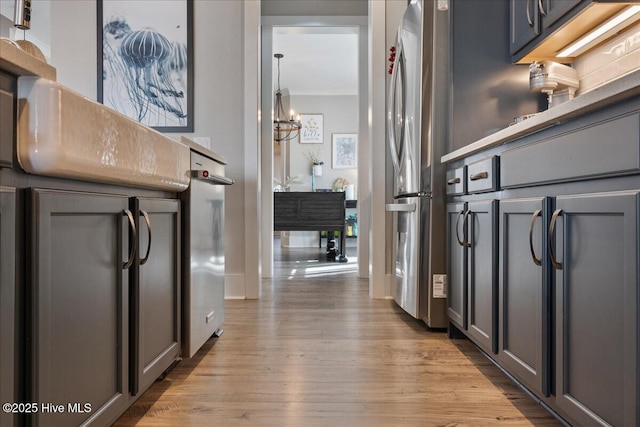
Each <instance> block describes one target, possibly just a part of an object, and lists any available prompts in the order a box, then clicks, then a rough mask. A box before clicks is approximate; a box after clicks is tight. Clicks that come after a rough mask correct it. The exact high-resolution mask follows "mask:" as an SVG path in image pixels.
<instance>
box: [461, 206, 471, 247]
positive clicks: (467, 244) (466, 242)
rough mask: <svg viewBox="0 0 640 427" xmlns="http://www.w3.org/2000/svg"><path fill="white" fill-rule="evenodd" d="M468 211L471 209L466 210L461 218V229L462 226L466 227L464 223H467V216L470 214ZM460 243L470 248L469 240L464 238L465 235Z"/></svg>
mask: <svg viewBox="0 0 640 427" xmlns="http://www.w3.org/2000/svg"><path fill="white" fill-rule="evenodd" d="M470 213H471V211H469V210H467V211H466V212H465V213H464V217H463V218H462V229H463V230H464V228H465V227H466V225H467V217H468V216H469V214H470ZM462 244H463V246H465V247H467V248H470V247H471V242H470V241H468V240H467V239H466V237H465V239H464V240H463V241H462Z"/></svg>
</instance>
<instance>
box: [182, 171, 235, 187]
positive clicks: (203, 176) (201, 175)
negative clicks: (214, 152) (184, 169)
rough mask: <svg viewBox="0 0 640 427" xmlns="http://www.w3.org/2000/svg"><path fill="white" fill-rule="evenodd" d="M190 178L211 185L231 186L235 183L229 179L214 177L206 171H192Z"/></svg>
mask: <svg viewBox="0 0 640 427" xmlns="http://www.w3.org/2000/svg"><path fill="white" fill-rule="evenodd" d="M191 176H192V177H194V178H197V179H200V180H203V181H207V182H211V183H212V184H220V185H232V184H234V183H235V181H234V180H233V179H231V178H227V177H225V176H220V175H214V174H212V173H209V171H208V170H192V171H191Z"/></svg>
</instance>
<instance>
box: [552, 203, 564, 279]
mask: <svg viewBox="0 0 640 427" xmlns="http://www.w3.org/2000/svg"><path fill="white" fill-rule="evenodd" d="M560 214H562V209H556V211H555V212H554V213H553V215H552V216H551V224H550V225H549V255H550V257H551V264H553V267H554V268H555V269H556V270H562V263H561V262H558V260H557V259H556V254H555V253H554V252H553V233H554V232H555V230H556V221H558V217H559V216H560Z"/></svg>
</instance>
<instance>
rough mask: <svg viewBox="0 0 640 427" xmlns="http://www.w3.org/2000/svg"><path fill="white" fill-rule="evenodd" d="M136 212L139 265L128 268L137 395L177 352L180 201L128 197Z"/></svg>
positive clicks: (168, 363) (176, 355)
mask: <svg viewBox="0 0 640 427" xmlns="http://www.w3.org/2000/svg"><path fill="white" fill-rule="evenodd" d="M131 202H132V209H131V210H132V211H133V212H137V213H138V215H136V217H137V218H136V219H137V224H138V226H137V229H138V230H139V232H138V242H139V243H138V252H137V256H136V257H137V258H138V259H139V262H138V263H137V265H138V268H133V269H132V270H131V272H132V275H133V276H134V277H135V279H134V280H132V281H131V288H132V303H133V306H134V307H135V308H134V310H133V311H132V313H131V320H132V322H131V324H132V334H133V339H132V342H133V343H137V346H136V348H135V350H134V349H132V352H134V353H135V356H134V357H132V361H133V364H134V365H135V366H133V367H132V374H133V378H132V385H131V392H132V394H133V395H136V394H137V393H138V392H140V391H144V390H145V389H146V388H148V387H149V386H150V385H151V384H152V383H153V381H155V380H156V378H158V377H159V376H160V375H162V373H163V372H164V371H165V370H166V369H167V368H168V367H169V366H170V365H171V364H172V363H173V362H174V361H175V360H176V359H177V358H178V356H179V353H180V246H179V245H180V202H179V201H178V200H169V199H136V198H134V199H132V201H131Z"/></svg>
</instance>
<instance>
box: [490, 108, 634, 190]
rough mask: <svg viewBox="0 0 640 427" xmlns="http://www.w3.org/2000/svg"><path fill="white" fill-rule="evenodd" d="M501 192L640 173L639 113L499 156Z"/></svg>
mask: <svg viewBox="0 0 640 427" xmlns="http://www.w3.org/2000/svg"><path fill="white" fill-rule="evenodd" d="M500 157H501V159H500V181H501V185H502V187H503V188H508V187H517V186H527V185H534V184H544V183H549V182H562V181H575V180H578V179H588V178H592V177H599V176H606V175H622V174H631V173H639V172H640V112H635V113H633V114H630V115H626V116H621V117H616V118H614V119H611V120H607V121H605V122H600V123H596V124H594V125H592V126H588V127H583V128H580V129H577V130H575V131H572V132H570V133H566V134H564V135H560V136H556V137H554V138H549V139H546V140H543V141H539V142H537V143H534V144H531V145H527V146H524V147H520V148H516V149H513V150H509V151H506V152H504V153H502V154H501V155H500Z"/></svg>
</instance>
